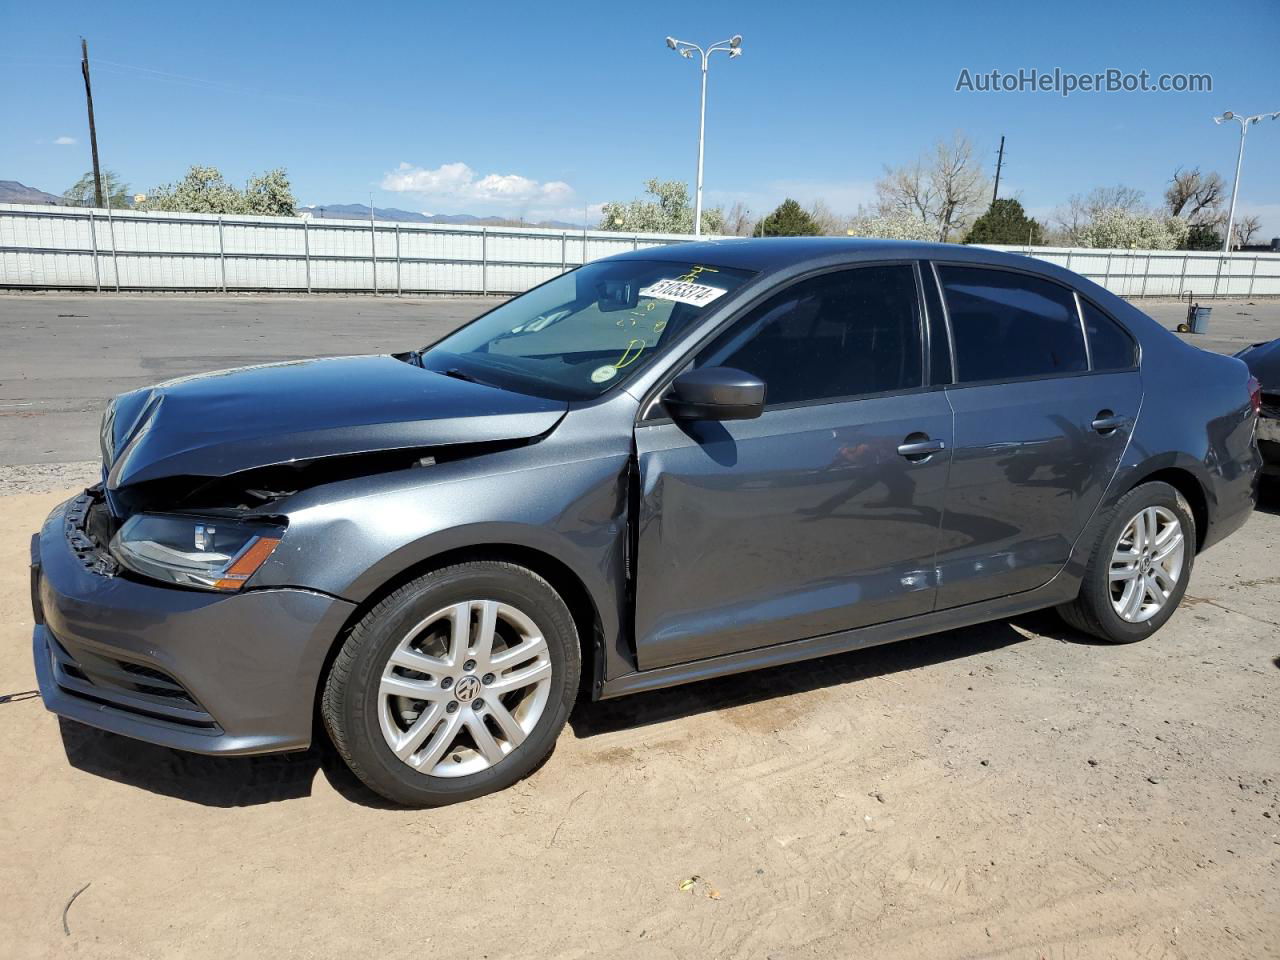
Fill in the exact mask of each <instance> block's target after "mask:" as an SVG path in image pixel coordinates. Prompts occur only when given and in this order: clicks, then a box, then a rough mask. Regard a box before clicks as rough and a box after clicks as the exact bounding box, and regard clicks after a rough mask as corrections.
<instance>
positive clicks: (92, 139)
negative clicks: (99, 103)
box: [80, 37, 103, 207]
mask: <svg viewBox="0 0 1280 960" xmlns="http://www.w3.org/2000/svg"><path fill="white" fill-rule="evenodd" d="M80 72H81V73H83V74H84V98H85V100H86V101H88V103H89V149H90V150H92V151H93V201H94V206H96V207H101V206H102V205H103V203H102V170H101V169H100V168H99V167H98V128H97V127H95V126H94V125H93V88H92V87H91V86H89V44H88V43H86V42H85V39H84V37H81V38H80Z"/></svg>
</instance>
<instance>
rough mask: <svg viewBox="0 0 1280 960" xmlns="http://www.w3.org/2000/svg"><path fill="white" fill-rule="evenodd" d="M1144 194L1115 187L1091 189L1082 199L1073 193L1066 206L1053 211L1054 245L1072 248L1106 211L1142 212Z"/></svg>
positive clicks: (1122, 187) (1130, 189) (1118, 185)
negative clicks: (1058, 244) (1060, 244)
mask: <svg viewBox="0 0 1280 960" xmlns="http://www.w3.org/2000/svg"><path fill="white" fill-rule="evenodd" d="M1143 196H1144V194H1143V192H1142V191H1141V190H1138V189H1136V188H1134V187H1126V186H1125V185H1124V184H1116V185H1115V186H1114V187H1094V188H1093V189H1092V190H1090V191H1089V192H1088V193H1087V194H1085V195H1083V196H1082V195H1080V194H1078V193H1073V194H1072V195H1071V196H1070V197H1068V198H1067V202H1066V204H1064V205H1063V206H1061V207H1058V208H1057V209H1056V210H1054V211H1053V215H1052V217H1051V219H1052V221H1053V223H1054V225H1055V226H1056V228H1057V229H1056V230H1054V241H1055V242H1060V243H1063V244H1064V245H1065V246H1075V245H1076V244H1078V243H1079V242H1080V237H1081V235H1082V234H1083V233H1084V231H1085V230H1087V229H1088V228H1089V227H1090V226H1091V225H1092V224H1093V222H1094V221H1095V220H1097V219H1098V217H1099V216H1100V215H1101V214H1102V213H1103V212H1104V211H1107V210H1119V211H1122V212H1124V213H1137V212H1138V211H1140V210H1141V209H1142V200H1143Z"/></svg>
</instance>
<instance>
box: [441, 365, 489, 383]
mask: <svg viewBox="0 0 1280 960" xmlns="http://www.w3.org/2000/svg"><path fill="white" fill-rule="evenodd" d="M444 375H445V376H446V377H453V379H455V380H465V381H467V383H478V384H480V385H481V386H485V387H491V386H493V384H491V383H485V382H484V381H483V380H480V379H478V378H476V377H473V376H472V375H471V374H469V373H466V372H464V371H462V370H459V369H458V368H457V367H450V368H449V369H448V370H446V371H445V372H444Z"/></svg>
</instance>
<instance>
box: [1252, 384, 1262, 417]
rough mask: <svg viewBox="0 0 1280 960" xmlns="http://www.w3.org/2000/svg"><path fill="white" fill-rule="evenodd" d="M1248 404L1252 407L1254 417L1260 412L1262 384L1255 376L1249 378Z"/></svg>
mask: <svg viewBox="0 0 1280 960" xmlns="http://www.w3.org/2000/svg"><path fill="white" fill-rule="evenodd" d="M1249 406H1251V407H1253V415H1254V416H1255V417H1256V416H1257V415H1258V414H1260V413H1261V412H1262V384H1261V383H1260V382H1258V378H1257V377H1250V378H1249Z"/></svg>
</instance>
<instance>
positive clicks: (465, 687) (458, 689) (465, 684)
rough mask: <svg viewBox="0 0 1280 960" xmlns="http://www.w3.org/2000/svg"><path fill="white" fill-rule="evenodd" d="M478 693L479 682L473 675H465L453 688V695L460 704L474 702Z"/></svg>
mask: <svg viewBox="0 0 1280 960" xmlns="http://www.w3.org/2000/svg"><path fill="white" fill-rule="evenodd" d="M479 693H480V680H479V679H478V678H477V677H476V676H475V675H474V674H467V675H466V676H465V677H463V678H462V679H461V680H459V681H458V682H457V683H456V684H454V687H453V695H454V697H456V698H457V699H458V700H460V701H461V702H462V703H468V702H469V701H471V700H474V699H475V698H476V696H477V695H478V694H479Z"/></svg>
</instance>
